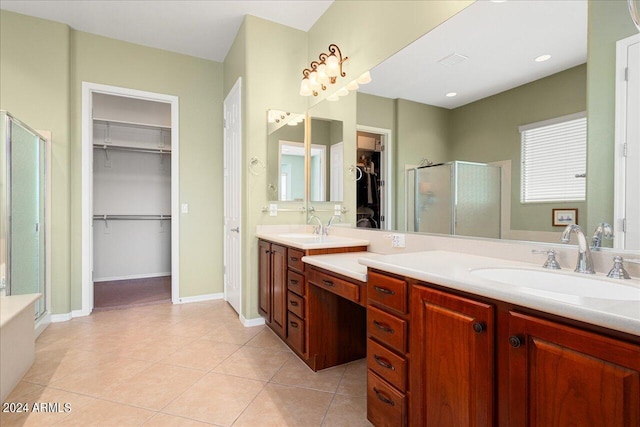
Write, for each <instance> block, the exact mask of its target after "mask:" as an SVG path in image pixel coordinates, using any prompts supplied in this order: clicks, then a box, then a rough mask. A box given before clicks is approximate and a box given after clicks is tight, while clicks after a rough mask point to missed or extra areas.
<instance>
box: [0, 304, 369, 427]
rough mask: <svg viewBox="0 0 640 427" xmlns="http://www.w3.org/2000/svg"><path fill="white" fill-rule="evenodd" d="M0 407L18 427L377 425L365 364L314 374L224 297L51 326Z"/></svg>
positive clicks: (2, 418)
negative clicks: (12, 408)
mask: <svg viewBox="0 0 640 427" xmlns="http://www.w3.org/2000/svg"><path fill="white" fill-rule="evenodd" d="M6 402H21V403H24V402H28V403H29V404H30V405H33V403H39V404H42V403H48V404H55V403H59V404H60V407H61V409H62V406H63V405H64V404H65V403H66V404H69V406H70V408H71V410H70V412H67V413H65V412H64V411H62V410H61V411H60V412H55V413H52V412H30V413H28V414H24V413H23V414H16V413H0V425H2V427H9V426H49V425H61V426H83V427H84V426H118V427H121V426H140V425H144V426H206V425H215V426H301V427H303V426H350V427H351V426H356V427H357V426H370V425H371V424H370V423H369V422H368V421H367V419H366V363H365V360H364V359H363V360H358V361H355V362H352V363H349V364H346V365H342V366H337V367H335V368H331V369H327V370H324V371H321V372H317V373H314V372H313V371H311V370H310V369H309V368H308V367H307V366H306V365H305V364H304V363H302V362H301V361H300V360H299V359H298V358H297V357H296V356H295V355H294V354H293V353H292V352H291V350H289V348H288V347H287V346H286V345H285V344H284V343H283V342H282V341H281V340H280V339H279V338H277V337H276V335H275V334H274V333H273V332H271V330H270V329H268V328H267V327H265V326H258V327H253V328H245V327H244V326H242V324H241V323H240V322H239V320H238V316H237V314H236V313H235V312H234V311H233V310H232V309H231V308H230V306H229V305H228V304H227V303H226V302H224V301H212V302H206V303H192V304H182V305H171V304H161V305H152V306H143V307H135V308H129V309H125V310H114V311H104V312H98V313H94V314H92V315H91V316H88V317H83V318H76V319H73V320H71V321H69V322H63V323H55V324H52V325H50V326H49V327H48V328H47V329H46V330H45V331H44V332H43V333H42V335H41V336H40V337H39V338H38V340H37V342H36V360H35V363H34V365H33V367H32V368H31V370H29V372H28V373H27V375H26V376H25V377H24V378H23V380H22V382H20V384H18V386H17V387H16V388H15V389H14V391H13V392H12V393H11V395H10V396H9V397H8V399H7V400H6Z"/></svg>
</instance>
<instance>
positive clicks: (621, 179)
mask: <svg viewBox="0 0 640 427" xmlns="http://www.w3.org/2000/svg"><path fill="white" fill-rule="evenodd" d="M615 116H616V120H615V182H614V224H613V229H614V234H615V236H614V245H615V248H616V249H634V250H636V249H640V192H639V191H638V186H637V185H638V182H640V121H639V120H638V117H640V34H636V35H634V36H631V37H627V38H625V39H622V40H619V41H618V42H617V43H616V113H615Z"/></svg>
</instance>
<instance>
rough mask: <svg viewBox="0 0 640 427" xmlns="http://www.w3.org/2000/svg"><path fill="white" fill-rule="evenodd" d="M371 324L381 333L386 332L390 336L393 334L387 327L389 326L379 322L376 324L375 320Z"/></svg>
mask: <svg viewBox="0 0 640 427" xmlns="http://www.w3.org/2000/svg"><path fill="white" fill-rule="evenodd" d="M373 324H374V325H375V327H376V328H378V329H380V330H381V331H384V332H388V333H390V334H393V333H394V330H393V329H391V328H390V327H389V325H387V324H385V323H380V322H378V321H377V320H374V321H373Z"/></svg>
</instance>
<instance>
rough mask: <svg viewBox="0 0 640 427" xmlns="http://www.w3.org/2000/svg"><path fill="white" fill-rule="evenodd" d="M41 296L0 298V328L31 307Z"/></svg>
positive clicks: (29, 295)
mask: <svg viewBox="0 0 640 427" xmlns="http://www.w3.org/2000/svg"><path fill="white" fill-rule="evenodd" d="M41 296H42V294H26V295H10V296H5V295H3V296H0V327H2V326H4V325H6V324H7V323H9V322H10V321H11V319H13V318H14V317H16V316H17V315H18V314H20V313H21V312H22V311H23V310H25V309H27V308H29V307H31V304H33V303H34V302H36V301H37V300H38V298H40V297H41Z"/></svg>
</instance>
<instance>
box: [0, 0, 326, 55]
mask: <svg viewBox="0 0 640 427" xmlns="http://www.w3.org/2000/svg"><path fill="white" fill-rule="evenodd" d="M331 3H333V0H280V1H271V0H258V1H249V0H235V1H223V0H200V1H192V0H161V1H156V0H134V1H131V0H120V1H103V0H90V1H87V0H73V1H69V0H67V1H58V0H46V1H41V0H20V1H17V0H2V1H0V8H2V9H6V10H9V11H13V12H17V13H22V14H24V15H30V16H35V17H38V18H44V19H49V20H52V21H57V22H62V23H65V24H68V25H69V26H71V27H72V28H74V29H76V30H80V31H86V32H89V33H93V34H98V35H101V36H105V37H110V38H113V39H118V40H124V41H127V42H131V43H137V44H141V45H144V46H150V47H155V48H159V49H164V50H169V51H172V52H179V53H184V54H187V55H192V56H197V57H200V58H205V59H211V60H214V61H218V62H222V61H224V58H225V56H226V55H227V52H228V51H229V49H230V48H231V44H232V43H233V40H234V38H235V36H236V34H237V32H238V29H239V28H240V25H241V23H242V20H243V18H244V16H245V15H247V14H249V15H254V16H257V17H260V18H264V19H267V20H269V21H273V22H277V23H280V24H283V25H287V26H289V27H293V28H297V29H299V30H303V31H308V30H309V29H310V28H311V27H312V26H313V24H314V23H315V22H316V21H317V20H318V18H319V17H320V16H322V14H323V13H324V12H325V11H326V10H327V8H329V6H331Z"/></svg>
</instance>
